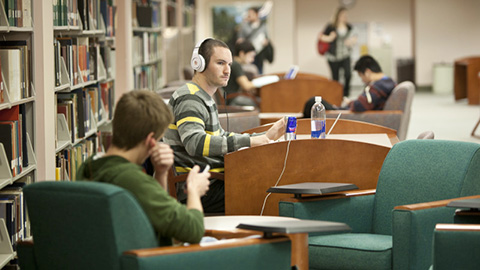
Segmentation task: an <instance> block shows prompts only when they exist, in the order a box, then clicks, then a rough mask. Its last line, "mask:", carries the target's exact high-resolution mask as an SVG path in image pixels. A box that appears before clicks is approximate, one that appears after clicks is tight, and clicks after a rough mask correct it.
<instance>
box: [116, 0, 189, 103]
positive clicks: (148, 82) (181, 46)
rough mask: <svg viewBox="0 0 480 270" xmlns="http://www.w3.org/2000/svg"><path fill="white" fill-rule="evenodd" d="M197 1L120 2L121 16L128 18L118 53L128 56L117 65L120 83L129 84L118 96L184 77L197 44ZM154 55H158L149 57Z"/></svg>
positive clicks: (121, 24) (119, 36)
mask: <svg viewBox="0 0 480 270" xmlns="http://www.w3.org/2000/svg"><path fill="white" fill-rule="evenodd" d="M193 3H194V1H192V0H148V1H146V0H142V1H140V0H138V1H137V0H130V1H122V3H118V13H119V18H120V17H121V18H125V20H123V19H122V20H121V21H119V24H118V28H119V29H120V30H119V31H118V33H117V37H116V38H117V53H118V54H119V55H122V56H125V59H123V58H122V60H124V61H122V67H120V66H117V70H118V71H119V74H118V76H117V83H118V84H119V85H125V86H126V88H125V89H123V90H121V91H120V92H118V91H117V97H119V96H121V94H122V91H123V92H125V91H130V90H134V89H142V88H143V89H145V88H146V89H150V90H153V91H154V90H159V89H161V88H163V87H165V86H166V85H167V84H168V83H170V82H172V81H177V80H180V79H182V78H183V67H184V66H189V65H190V55H191V53H192V50H193V47H194V45H195V42H194V25H193V19H194V12H195V8H194V4H193ZM146 18H147V19H146ZM150 18H151V19H150ZM187 22H188V23H187ZM152 36H153V37H154V38H152ZM152 40H155V41H156V42H154V41H152ZM146 48H148V49H150V51H148V50H146ZM152 48H153V49H152ZM132 52H133V53H132ZM146 52H147V53H146ZM152 52H153V53H152ZM185 53H186V55H184V54H185ZM152 55H154V57H147V56H152ZM120 69H122V70H120ZM154 74H156V77H157V79H156V80H155V79H150V78H151V76H153V77H155V76H154ZM139 82H144V83H143V84H142V83H139Z"/></svg>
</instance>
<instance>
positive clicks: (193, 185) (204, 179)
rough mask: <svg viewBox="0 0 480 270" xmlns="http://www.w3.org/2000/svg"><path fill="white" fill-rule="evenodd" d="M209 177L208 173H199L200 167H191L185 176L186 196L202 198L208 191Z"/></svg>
mask: <svg viewBox="0 0 480 270" xmlns="http://www.w3.org/2000/svg"><path fill="white" fill-rule="evenodd" d="M209 177H210V173H209V172H200V167H198V165H195V166H193V168H192V170H191V171H190V172H189V173H188V176H187V188H186V190H185V191H186V193H187V194H188V196H189V197H190V196H198V197H202V196H203V195H205V193H207V191H208V186H209V185H210V181H209V180H208V178H209Z"/></svg>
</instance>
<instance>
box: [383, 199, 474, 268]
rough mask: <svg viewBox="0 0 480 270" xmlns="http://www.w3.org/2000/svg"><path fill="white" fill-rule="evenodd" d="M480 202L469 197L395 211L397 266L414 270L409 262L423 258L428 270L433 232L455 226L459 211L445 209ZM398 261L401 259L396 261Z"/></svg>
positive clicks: (393, 224) (397, 207)
mask: <svg viewBox="0 0 480 270" xmlns="http://www.w3.org/2000/svg"><path fill="white" fill-rule="evenodd" d="M473 198H480V196H478V195H477V196H468V197H462V198H454V199H448V200H440V201H434V202H426V203H417V204H410V205H402V206H396V207H395V208H394V210H393V221H392V235H393V246H394V247H395V248H394V249H393V253H394V255H393V260H394V262H393V264H394V265H395V266H399V267H401V268H410V267H412V266H411V265H410V264H409V263H410V260H409V258H413V257H420V258H425V259H424V260H423V263H424V265H423V266H421V267H423V268H425V269H428V266H429V264H430V262H431V258H432V257H431V256H432V239H433V231H434V228H435V225H436V224H437V223H453V222H454V213H455V208H451V207H445V206H447V204H448V203H449V202H451V201H453V200H461V199H462V200H463V199H473ZM396 258H397V259H396Z"/></svg>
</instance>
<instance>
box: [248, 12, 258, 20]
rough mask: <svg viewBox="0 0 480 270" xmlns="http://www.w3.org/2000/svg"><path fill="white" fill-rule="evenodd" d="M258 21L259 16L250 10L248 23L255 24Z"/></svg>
mask: <svg viewBox="0 0 480 270" xmlns="http://www.w3.org/2000/svg"><path fill="white" fill-rule="evenodd" d="M257 19H258V14H257V13H256V12H255V11H254V10H251V9H249V10H248V11H247V22H249V23H253V22H255V21H256V20H257Z"/></svg>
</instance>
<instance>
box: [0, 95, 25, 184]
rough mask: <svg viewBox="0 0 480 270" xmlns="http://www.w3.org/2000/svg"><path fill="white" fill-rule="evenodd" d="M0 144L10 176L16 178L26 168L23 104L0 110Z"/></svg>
mask: <svg viewBox="0 0 480 270" xmlns="http://www.w3.org/2000/svg"><path fill="white" fill-rule="evenodd" d="M0 143H2V145H3V148H4V152H5V155H6V157H7V162H8V166H9V168H10V170H11V173H12V176H17V175H18V174H20V173H21V172H22V170H23V168H26V167H28V153H27V131H26V111H25V104H21V105H17V106H13V107H12V108H11V109H4V110H0Z"/></svg>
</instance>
